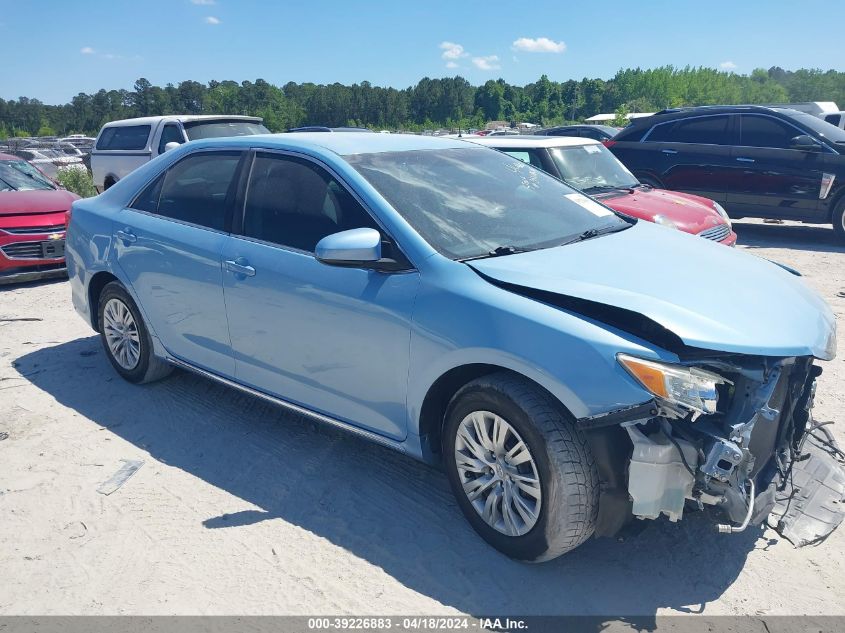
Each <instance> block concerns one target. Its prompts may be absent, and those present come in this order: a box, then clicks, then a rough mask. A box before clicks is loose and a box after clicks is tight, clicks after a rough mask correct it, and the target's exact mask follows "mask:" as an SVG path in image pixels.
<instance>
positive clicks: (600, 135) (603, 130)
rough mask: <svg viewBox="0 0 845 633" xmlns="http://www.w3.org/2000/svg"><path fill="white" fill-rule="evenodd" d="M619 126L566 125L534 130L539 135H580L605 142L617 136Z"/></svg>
mask: <svg viewBox="0 0 845 633" xmlns="http://www.w3.org/2000/svg"><path fill="white" fill-rule="evenodd" d="M617 132H619V128H617V127H611V126H609V125H564V126H562V127H550V128H546V129H545V130H538V131H537V132H534V134H537V135H538V136H580V137H581V138H591V139H593V140H595V141H601V142H604V141H606V140H608V139H611V138H613V137H614V136H616V134H617Z"/></svg>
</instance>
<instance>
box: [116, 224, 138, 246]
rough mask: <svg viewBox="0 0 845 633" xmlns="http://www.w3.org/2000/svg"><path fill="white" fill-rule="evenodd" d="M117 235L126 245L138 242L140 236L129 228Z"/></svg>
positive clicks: (119, 230) (118, 232)
mask: <svg viewBox="0 0 845 633" xmlns="http://www.w3.org/2000/svg"><path fill="white" fill-rule="evenodd" d="M115 235H116V236H117V239H119V240H120V241H122V242H123V243H124V244H134V243H135V242H137V241H138V236H137V235H135V234H134V233H133V232H132V229H130V228H129V227H128V226H127V227H126V228H125V229H122V230H121V229H118V231H117V232H116V233H115Z"/></svg>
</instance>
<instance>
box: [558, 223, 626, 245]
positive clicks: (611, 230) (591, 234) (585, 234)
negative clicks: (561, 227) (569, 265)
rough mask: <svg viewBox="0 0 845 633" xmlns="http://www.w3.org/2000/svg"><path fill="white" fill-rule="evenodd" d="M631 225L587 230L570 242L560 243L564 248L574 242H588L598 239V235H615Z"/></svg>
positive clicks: (612, 225)
mask: <svg viewBox="0 0 845 633" xmlns="http://www.w3.org/2000/svg"><path fill="white" fill-rule="evenodd" d="M631 226H632V225H631V224H628V223H625V224H611V225H609V226H605V227H602V228H599V229H587V230H586V231H584V232H583V233H581V234H580V235H578V236H576V237H573V238H572V239H571V240H567V241H565V242H563V243H561V244H560V245H561V246H566V245H567V244H575V243H576V242H583V241H584V240H589V239H592V238H594V237H599V236H600V235H607V234H608V233H616V232H617V231H624V230H625V229H627V228H630V227H631Z"/></svg>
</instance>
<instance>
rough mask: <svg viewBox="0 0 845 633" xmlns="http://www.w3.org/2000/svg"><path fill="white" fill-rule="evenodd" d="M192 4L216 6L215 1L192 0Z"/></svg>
mask: <svg viewBox="0 0 845 633" xmlns="http://www.w3.org/2000/svg"><path fill="white" fill-rule="evenodd" d="M191 4H198V5H201V6H206V7H207V6H209V5H212V4H215V2H214V0H191Z"/></svg>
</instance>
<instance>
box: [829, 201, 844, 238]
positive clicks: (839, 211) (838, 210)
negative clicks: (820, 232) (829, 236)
mask: <svg viewBox="0 0 845 633" xmlns="http://www.w3.org/2000/svg"><path fill="white" fill-rule="evenodd" d="M831 220H832V221H833V232H834V233H835V234H836V237H837V238H839V241H840V242H845V196H842V198H841V199H840V200H839V202H838V203H836V207H835V208H834V209H833V216H832V218H831Z"/></svg>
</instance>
